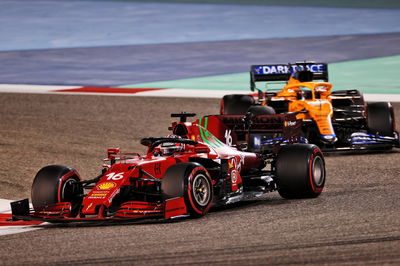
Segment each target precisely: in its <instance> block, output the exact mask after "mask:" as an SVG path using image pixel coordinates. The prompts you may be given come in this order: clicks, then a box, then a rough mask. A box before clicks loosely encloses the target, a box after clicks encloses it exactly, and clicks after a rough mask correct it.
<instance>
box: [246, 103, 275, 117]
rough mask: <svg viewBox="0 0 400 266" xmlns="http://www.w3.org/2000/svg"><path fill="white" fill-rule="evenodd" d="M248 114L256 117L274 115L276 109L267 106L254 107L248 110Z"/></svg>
mask: <svg viewBox="0 0 400 266" xmlns="http://www.w3.org/2000/svg"><path fill="white" fill-rule="evenodd" d="M247 113H251V114H253V115H254V116H257V115H274V114H275V110H274V108H272V107H270V106H266V105H253V106H250V107H249V109H247Z"/></svg>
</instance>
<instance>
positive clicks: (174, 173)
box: [161, 163, 213, 217]
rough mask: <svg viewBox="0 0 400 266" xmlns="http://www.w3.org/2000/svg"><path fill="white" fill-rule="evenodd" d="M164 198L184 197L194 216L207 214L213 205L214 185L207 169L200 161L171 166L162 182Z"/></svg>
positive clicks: (191, 214)
mask: <svg viewBox="0 0 400 266" xmlns="http://www.w3.org/2000/svg"><path fill="white" fill-rule="evenodd" d="M161 190H162V192H163V195H164V199H171V198H176V197H183V198H184V200H185V205H186V208H187V210H188V212H189V214H190V216H193V217H201V216H203V215H205V214H206V213H207V212H208V210H209V209H210V207H211V203H212V197H213V187H212V183H211V178H210V176H209V174H208V172H207V170H206V169H205V168H204V167H203V166H201V165H200V164H198V163H178V164H175V165H172V166H170V167H169V168H168V169H167V171H166V172H165V175H164V178H163V179H162V183H161Z"/></svg>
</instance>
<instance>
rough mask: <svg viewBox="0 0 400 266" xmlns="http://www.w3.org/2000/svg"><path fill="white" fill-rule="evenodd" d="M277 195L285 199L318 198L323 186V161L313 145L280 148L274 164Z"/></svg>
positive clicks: (319, 151)
mask: <svg viewBox="0 0 400 266" xmlns="http://www.w3.org/2000/svg"><path fill="white" fill-rule="evenodd" d="M275 167H276V182H277V185H278V192H279V194H280V195H281V196H282V197H283V198H286V199H293V198H315V197H318V196H319V195H320V194H321V192H322V190H323V188H324V185H325V177H326V172H325V161H324V156H323V155H322V152H321V150H320V149H319V148H318V147H317V146H316V145H313V144H293V145H286V146H282V148H281V150H280V151H279V153H278V157H277V159H276V163H275Z"/></svg>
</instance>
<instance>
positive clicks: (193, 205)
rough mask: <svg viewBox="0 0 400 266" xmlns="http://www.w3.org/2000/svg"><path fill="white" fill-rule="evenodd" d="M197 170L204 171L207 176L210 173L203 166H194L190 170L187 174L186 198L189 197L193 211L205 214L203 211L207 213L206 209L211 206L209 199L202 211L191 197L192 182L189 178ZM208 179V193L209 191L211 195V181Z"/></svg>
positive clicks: (191, 178)
mask: <svg viewBox="0 0 400 266" xmlns="http://www.w3.org/2000/svg"><path fill="white" fill-rule="evenodd" d="M199 170H201V171H204V172H205V174H206V175H207V177H209V176H210V175H209V174H208V172H207V170H206V169H204V168H203V167H200V166H199V167H196V168H194V169H193V170H192V171H191V172H190V175H189V178H188V199H189V202H190V205H191V207H192V208H193V210H194V211H195V212H197V213H198V214H203V215H204V214H205V213H207V211H208V210H209V209H210V207H211V200H210V203H209V204H208V205H207V206H206V207H205V209H204V210H203V211H202V210H199V209H198V208H197V206H196V204H195V203H194V201H193V197H192V190H193V187H192V184H191V180H193V178H194V174H195V173H196V172H197V171H199ZM208 181H209V184H210V190H211V191H210V193H211V195H212V184H211V182H210V180H208Z"/></svg>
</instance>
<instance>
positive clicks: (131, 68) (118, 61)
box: [0, 33, 400, 86]
mask: <svg viewBox="0 0 400 266" xmlns="http://www.w3.org/2000/svg"><path fill="white" fill-rule="evenodd" d="M398 43H400V33H383V34H364V35H342V36H327V37H304V38H278V39H262V40H233V41H217V42H193V43H175V44H152V45H128V46H110V47H90V48H65V49H48V50H46V49H45V50H22V51H2V52H0V62H2V64H3V66H4V67H2V68H1V69H0V83H3V84H40V85H46V84H49V85H74V86H75V85H88V86H116V85H126V84H134V83H144V82H155V81H166V80H175V79H184V78H194V77H204V76H210V75H221V74H231V73H239V72H247V71H248V70H249V66H250V65H252V64H265V63H284V62H296V61H304V60H313V61H322V62H328V63H331V62H340V61H350V60H357V59H366V58H374V57H385V56H393V55H398V54H400V46H399V45H398Z"/></svg>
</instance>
